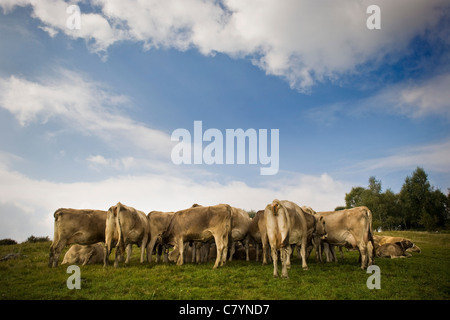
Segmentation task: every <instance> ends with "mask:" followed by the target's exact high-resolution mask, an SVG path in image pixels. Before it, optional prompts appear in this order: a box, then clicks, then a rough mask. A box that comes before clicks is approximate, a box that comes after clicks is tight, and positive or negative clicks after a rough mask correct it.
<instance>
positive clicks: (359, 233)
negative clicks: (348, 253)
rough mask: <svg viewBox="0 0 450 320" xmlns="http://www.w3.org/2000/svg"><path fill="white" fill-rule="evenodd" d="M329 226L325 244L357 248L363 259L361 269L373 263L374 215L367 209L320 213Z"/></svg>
mask: <svg viewBox="0 0 450 320" xmlns="http://www.w3.org/2000/svg"><path fill="white" fill-rule="evenodd" d="M317 216H319V217H323V218H324V219H325V223H326V225H327V231H328V236H327V239H326V240H325V242H326V243H327V244H329V246H330V248H331V250H333V249H332V247H331V246H345V247H346V248H349V249H355V248H357V249H358V250H359V253H360V258H361V269H365V268H367V267H368V266H369V265H371V264H372V263H373V251H374V248H373V237H372V234H373V233H372V213H371V212H370V210H369V209H368V208H367V207H364V206H362V207H356V208H352V209H345V210H340V211H326V212H318V213H317ZM334 256H335V255H334Z"/></svg>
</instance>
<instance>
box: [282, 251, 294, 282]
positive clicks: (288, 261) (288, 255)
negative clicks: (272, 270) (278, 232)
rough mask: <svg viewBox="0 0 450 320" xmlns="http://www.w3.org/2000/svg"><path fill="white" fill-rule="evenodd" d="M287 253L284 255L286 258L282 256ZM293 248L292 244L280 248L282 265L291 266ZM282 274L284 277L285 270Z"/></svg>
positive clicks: (288, 267)
mask: <svg viewBox="0 0 450 320" xmlns="http://www.w3.org/2000/svg"><path fill="white" fill-rule="evenodd" d="M283 252H284V253H285V254H286V256H285V257H284V259H283V258H282V257H281V256H283V255H284V253H283ZM292 252H293V250H292V247H291V245H289V244H288V245H287V246H286V247H284V248H281V250H280V259H281V263H282V265H283V264H285V266H286V268H287V269H290V268H291V254H292ZM281 276H282V277H283V270H282V271H281Z"/></svg>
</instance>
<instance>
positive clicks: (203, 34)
mask: <svg viewBox="0 0 450 320" xmlns="http://www.w3.org/2000/svg"><path fill="white" fill-rule="evenodd" d="M372 4H377V5H379V6H380V8H381V30H368V29H367V27H366V20H367V18H368V16H369V15H368V14H367V13H366V9H367V7H368V6H369V5H372ZM0 5H1V6H2V7H3V9H4V10H5V11H6V12H9V11H11V10H12V9H13V8H14V6H26V5H31V6H32V8H33V14H32V15H33V17H35V18H37V19H39V20H41V22H42V23H44V24H45V25H46V26H47V27H48V28H49V29H48V31H49V32H50V33H49V34H50V35H51V36H52V35H54V33H55V31H56V30H60V31H62V32H63V33H65V34H66V35H68V36H70V37H72V38H82V39H85V40H86V41H87V42H88V45H89V48H90V49H91V50H93V51H94V52H97V53H102V52H103V53H104V52H106V51H107V49H108V47H109V46H111V45H112V44H114V43H116V42H119V41H124V40H126V41H133V42H142V43H143V45H144V48H145V49H150V48H152V47H173V48H177V49H179V50H186V49H188V48H192V47H194V48H197V49H198V50H199V51H200V52H202V53H203V54H206V55H208V54H214V53H215V52H221V53H225V54H228V55H230V56H238V57H243V56H248V57H251V58H252V61H253V62H254V63H255V64H256V65H258V66H259V67H261V68H262V69H264V70H265V71H266V72H267V73H268V74H271V75H276V76H280V77H283V78H285V79H286V80H287V81H288V82H289V84H290V85H291V87H293V88H296V89H299V90H302V91H308V90H310V88H311V86H313V85H314V84H315V83H316V82H317V81H324V80H326V79H331V80H334V79H337V78H338V77H340V76H341V75H343V74H346V73H353V72H358V67H359V66H361V65H363V64H365V63H367V62H375V63H377V62H378V61H382V59H383V58H384V57H385V56H389V57H390V58H392V57H395V56H396V55H398V54H399V52H403V53H404V51H405V49H407V46H408V44H409V42H410V41H411V39H413V37H415V36H418V35H423V34H425V32H426V31H427V30H429V28H433V27H434V26H436V24H437V23H438V22H439V20H440V19H441V18H442V17H443V15H444V14H445V10H444V8H446V7H448V2H446V0H429V1H423V0H397V1H390V0H376V1H368V0H367V1H361V0H353V1H335V0H327V1H309V0H304V1H300V0H286V1H278V0H265V1H261V0H248V1H240V0H223V1H203V0H167V1H157V0H153V1H152V0H149V1H138V0H131V1H121V0H96V1H94V2H93V5H94V6H95V8H96V9H97V8H98V9H99V12H98V11H96V13H85V12H82V13H81V29H80V30H69V29H68V28H67V27H66V19H67V14H66V11H65V9H66V7H67V6H68V3H66V2H64V1H62V0H41V1H31V0H28V1H26V0H21V1H18V2H17V1H16V2H11V1H9V0H3V1H1V2H0ZM359 71H361V70H359Z"/></svg>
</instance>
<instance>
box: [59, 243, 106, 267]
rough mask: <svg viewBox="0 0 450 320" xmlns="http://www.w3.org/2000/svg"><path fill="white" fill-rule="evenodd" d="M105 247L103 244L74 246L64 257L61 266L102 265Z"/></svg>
mask: <svg viewBox="0 0 450 320" xmlns="http://www.w3.org/2000/svg"><path fill="white" fill-rule="evenodd" d="M103 249H104V245H103V243H101V242H97V243H95V244H89V245H86V246H82V245H80V244H74V245H73V246H71V247H70V249H69V250H68V251H67V252H66V254H65V255H64V259H63V262H61V264H81V265H83V266H85V265H87V264H101V263H103V252H104V251H103Z"/></svg>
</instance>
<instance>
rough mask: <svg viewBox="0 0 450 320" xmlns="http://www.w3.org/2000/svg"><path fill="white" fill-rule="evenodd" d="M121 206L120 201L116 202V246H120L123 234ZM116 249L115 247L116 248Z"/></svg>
mask: <svg viewBox="0 0 450 320" xmlns="http://www.w3.org/2000/svg"><path fill="white" fill-rule="evenodd" d="M121 208H122V204H121V203H120V202H118V203H117V205H116V217H115V219H116V228H117V233H118V239H117V245H116V246H117V247H119V248H120V244H121V241H122V238H123V234H122V225H121V221H120V210H121ZM116 250H117V249H116Z"/></svg>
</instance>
